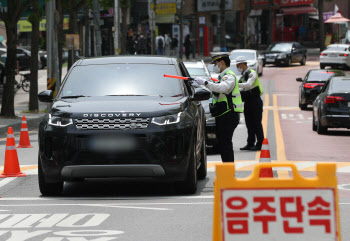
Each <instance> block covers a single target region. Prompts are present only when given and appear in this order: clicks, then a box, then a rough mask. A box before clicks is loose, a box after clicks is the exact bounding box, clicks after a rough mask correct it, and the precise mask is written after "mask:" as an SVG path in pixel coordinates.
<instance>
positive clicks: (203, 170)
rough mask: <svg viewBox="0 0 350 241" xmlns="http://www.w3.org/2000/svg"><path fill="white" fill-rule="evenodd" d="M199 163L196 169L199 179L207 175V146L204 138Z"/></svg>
mask: <svg viewBox="0 0 350 241" xmlns="http://www.w3.org/2000/svg"><path fill="white" fill-rule="evenodd" d="M200 163H201V165H200V167H199V169H198V170H197V176H198V179H199V180H203V179H205V178H206V177H207V148H206V143H205V139H204V141H203V143H202V149H201V159H200Z"/></svg>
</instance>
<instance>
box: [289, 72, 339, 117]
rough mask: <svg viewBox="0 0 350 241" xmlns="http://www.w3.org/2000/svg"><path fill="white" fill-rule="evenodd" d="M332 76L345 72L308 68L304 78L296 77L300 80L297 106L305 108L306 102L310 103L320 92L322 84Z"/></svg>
mask: <svg viewBox="0 0 350 241" xmlns="http://www.w3.org/2000/svg"><path fill="white" fill-rule="evenodd" d="M333 76H345V73H344V72H343V71H341V70H333V69H327V70H320V69H313V70H310V71H309V72H308V73H307V74H306V76H305V78H304V80H303V79H302V78H297V79H296V80H297V81H299V82H302V84H301V85H300V86H299V107H300V109H302V110H306V107H307V105H308V104H312V103H313V102H314V100H315V99H316V97H317V96H318V95H319V94H320V93H321V89H322V87H323V86H324V84H325V83H326V82H327V81H328V80H329V79H330V78H332V77H333Z"/></svg>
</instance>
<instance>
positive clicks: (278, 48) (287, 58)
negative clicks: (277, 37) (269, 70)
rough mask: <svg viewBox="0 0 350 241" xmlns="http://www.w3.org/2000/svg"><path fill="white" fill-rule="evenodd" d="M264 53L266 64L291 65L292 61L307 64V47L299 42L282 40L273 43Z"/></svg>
mask: <svg viewBox="0 0 350 241" xmlns="http://www.w3.org/2000/svg"><path fill="white" fill-rule="evenodd" d="M262 54H264V56H265V59H264V66H265V64H275V65H277V66H280V65H285V66H290V65H291V64H292V63H300V64H301V65H305V63H306V58H307V49H306V48H305V47H304V46H302V45H301V44H300V43H298V42H280V43H273V44H271V45H270V46H269V47H268V48H267V49H266V50H265V51H264V52H263V53H262Z"/></svg>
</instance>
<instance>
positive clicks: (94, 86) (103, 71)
mask: <svg viewBox="0 0 350 241" xmlns="http://www.w3.org/2000/svg"><path fill="white" fill-rule="evenodd" d="M164 74H169V75H178V73H177V71H176V68H175V66H174V65H156V64H108V65H86V66H75V67H74V69H73V70H72V71H71V72H70V73H69V76H68V77H67V79H66V80H65V82H64V84H63V86H62V90H61V92H60V97H64V96H74V95H84V96H106V95H119V96H120V95H121V96H123V95H147V96H149V95H151V96H164V97H171V96H179V95H183V94H184V93H183V89H182V86H181V82H180V81H182V80H179V79H172V78H165V77H164Z"/></svg>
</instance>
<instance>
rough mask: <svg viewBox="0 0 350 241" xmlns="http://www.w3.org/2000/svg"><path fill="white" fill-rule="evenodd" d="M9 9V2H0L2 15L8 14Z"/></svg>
mask: <svg viewBox="0 0 350 241" xmlns="http://www.w3.org/2000/svg"><path fill="white" fill-rule="evenodd" d="M7 11H8V8H7V1H4V0H2V1H0V13H7Z"/></svg>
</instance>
